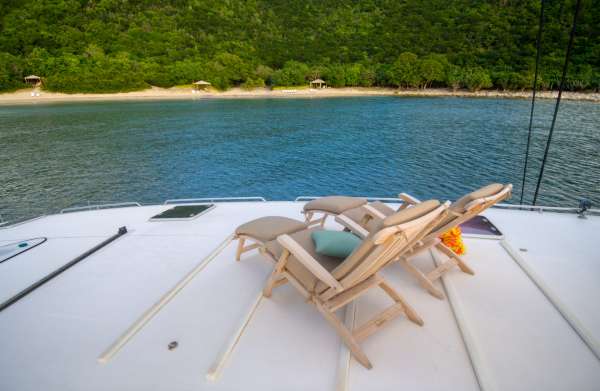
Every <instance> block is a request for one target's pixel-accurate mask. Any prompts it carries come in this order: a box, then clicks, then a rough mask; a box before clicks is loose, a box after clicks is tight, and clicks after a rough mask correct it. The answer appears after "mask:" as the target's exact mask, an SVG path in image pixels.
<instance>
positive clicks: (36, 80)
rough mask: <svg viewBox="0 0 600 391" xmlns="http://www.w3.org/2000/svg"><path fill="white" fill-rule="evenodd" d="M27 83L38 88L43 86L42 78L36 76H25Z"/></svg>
mask: <svg viewBox="0 0 600 391" xmlns="http://www.w3.org/2000/svg"><path fill="white" fill-rule="evenodd" d="M25 83H27V84H30V85H32V86H34V87H37V86H39V85H41V84H42V78H41V77H39V76H36V75H29V76H25Z"/></svg>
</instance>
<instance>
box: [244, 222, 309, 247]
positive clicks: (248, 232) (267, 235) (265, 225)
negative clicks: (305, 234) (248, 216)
mask: <svg viewBox="0 0 600 391" xmlns="http://www.w3.org/2000/svg"><path fill="white" fill-rule="evenodd" d="M303 229H306V223H304V222H302V221H298V220H294V219H290V218H287V217H281V216H265V217H260V218H258V219H256V220H252V221H249V222H247V223H245V224H242V225H240V226H239V227H237V229H236V230H235V234H236V235H245V236H249V237H251V238H254V239H257V240H259V241H261V242H263V243H264V242H268V241H270V240H274V239H275V238H277V237H278V236H279V235H283V234H290V233H293V232H298V231H300V230H303Z"/></svg>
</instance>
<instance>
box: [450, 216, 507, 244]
mask: <svg viewBox="0 0 600 391" xmlns="http://www.w3.org/2000/svg"><path fill="white" fill-rule="evenodd" d="M460 229H461V230H462V233H463V234H464V235H466V236H470V237H472V238H482V239H486V238H487V239H502V238H504V235H503V234H502V232H501V231H500V230H499V229H498V227H496V226H495V225H494V223H492V222H491V221H490V220H489V219H488V218H487V217H485V216H475V217H473V218H472V219H470V220H468V221H465V222H464V223H462V224H461V225H460Z"/></svg>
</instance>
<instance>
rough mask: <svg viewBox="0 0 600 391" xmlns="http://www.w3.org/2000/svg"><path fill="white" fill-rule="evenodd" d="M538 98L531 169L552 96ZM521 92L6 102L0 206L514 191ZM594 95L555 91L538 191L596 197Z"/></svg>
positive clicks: (562, 201) (13, 211)
mask: <svg viewBox="0 0 600 391" xmlns="http://www.w3.org/2000/svg"><path fill="white" fill-rule="evenodd" d="M538 107H539V110H537V111H536V116H537V120H536V127H535V135H534V140H533V147H532V155H531V156H532V164H531V165H530V168H531V169H530V178H529V180H528V186H527V187H526V189H525V190H526V193H525V194H526V197H525V200H526V201H528V200H530V199H531V198H532V196H533V187H534V184H535V177H536V176H537V172H538V167H539V162H540V160H541V156H542V154H543V142H544V141H545V136H546V134H547V130H548V128H549V125H550V117H551V113H552V109H553V101H541V102H540V103H538ZM528 116H529V102H528V101H526V100H508V99H505V100H503V99H465V98H399V97H376V98H331V99H271V100H269V99H264V100H263V99H253V100H198V101H177V102H128V103H116V102H111V103H81V104H80V103H78V104H52V105H34V106H12V107H10V106H5V107H0V164H1V167H2V169H1V171H0V183H1V184H2V185H1V187H0V214H2V215H3V216H5V218H7V216H8V217H11V216H12V217H14V216H20V217H22V216H25V215H35V214H39V213H41V212H48V211H56V210H57V209H60V208H64V207H66V206H70V205H73V204H76V203H81V202H86V201H93V202H95V201H139V202H143V203H151V202H161V201H163V200H165V199H167V198H188V197H208V196H253V195H260V196H264V197H266V198H267V199H275V200H282V199H293V198H295V197H296V196H299V195H324V194H351V195H370V196H381V197H393V196H395V195H397V193H399V192H402V191H404V192H409V193H412V194H414V195H415V196H417V197H419V198H429V197H436V198H439V199H446V198H448V199H455V198H458V197H460V196H461V195H462V194H464V193H466V192H468V191H469V190H471V189H473V188H476V187H478V186H481V185H483V184H486V183H489V182H493V181H497V182H512V183H514V184H515V197H513V202H514V200H515V198H516V200H517V201H518V196H519V194H520V191H521V189H520V187H521V186H520V184H521V174H522V167H523V153H524V150H525V142H526V132H527V124H528ZM599 123H600V105H599V104H595V103H586V102H563V105H562V107H561V111H560V113H559V121H558V124H557V128H556V132H555V138H554V142H553V144H552V148H551V150H550V156H549V160H548V164H547V166H546V174H545V177H544V181H543V183H542V188H541V196H540V201H538V204H545V205H569V206H576V205H577V203H578V200H579V198H581V197H588V198H590V199H591V200H592V201H593V202H594V204H595V205H596V206H598V205H600V185H599V178H600V130H599Z"/></svg>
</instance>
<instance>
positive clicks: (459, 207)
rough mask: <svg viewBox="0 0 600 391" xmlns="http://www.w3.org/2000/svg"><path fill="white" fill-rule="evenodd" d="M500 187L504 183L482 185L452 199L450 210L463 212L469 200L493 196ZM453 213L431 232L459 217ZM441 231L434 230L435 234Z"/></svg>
mask: <svg viewBox="0 0 600 391" xmlns="http://www.w3.org/2000/svg"><path fill="white" fill-rule="evenodd" d="M502 189H504V185H503V184H501V183H492V184H490V185H487V186H484V187H482V188H480V189H478V190H475V191H474V192H471V193H469V194H467V195H465V196H462V197H461V198H459V199H458V200H456V201H454V202H453V203H452V204H451V205H450V208H449V211H450V212H453V213H457V214H460V215H462V214H464V213H465V212H466V211H467V210H466V206H467V205H468V204H469V202H471V201H475V200H476V199H478V198H484V197H490V196H493V195H494V194H498V193H499V192H500V191H501V190H502ZM453 213H449V214H448V215H447V216H446V217H445V218H444V219H443V220H442V221H441V222H440V223H439V224H438V225H437V226H436V227H435V229H434V230H433V232H436V231H438V230H441V229H442V228H444V226H445V225H447V224H450V223H451V222H452V221H453V220H457V221H458V219H459V216H456V215H455V214H453ZM441 233H443V232H436V234H441Z"/></svg>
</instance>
